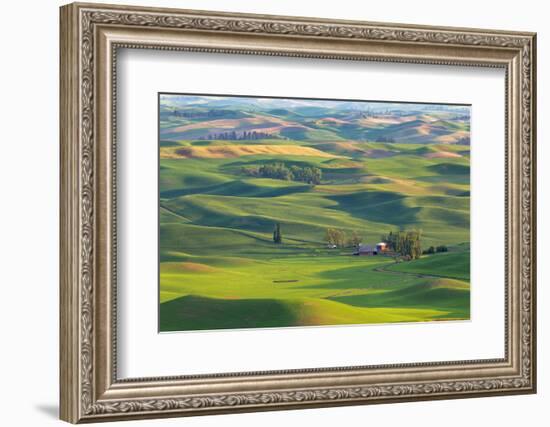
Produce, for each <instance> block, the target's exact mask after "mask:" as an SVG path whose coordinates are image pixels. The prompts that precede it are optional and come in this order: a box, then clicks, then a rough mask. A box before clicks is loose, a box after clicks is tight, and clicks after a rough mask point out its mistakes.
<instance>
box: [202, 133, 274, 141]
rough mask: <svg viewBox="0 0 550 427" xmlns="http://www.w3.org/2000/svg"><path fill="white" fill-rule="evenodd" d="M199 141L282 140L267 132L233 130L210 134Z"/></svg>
mask: <svg viewBox="0 0 550 427" xmlns="http://www.w3.org/2000/svg"><path fill="white" fill-rule="evenodd" d="M199 139H203V140H204V139H208V140H212V139H221V140H224V141H253V140H256V139H280V138H279V136H278V135H274V134H272V133H267V132H258V131H255V130H253V131H250V132H248V131H244V132H240V133H237V132H236V131H234V130H232V131H230V132H220V133H209V134H208V135H207V136H203V137H201V138H199Z"/></svg>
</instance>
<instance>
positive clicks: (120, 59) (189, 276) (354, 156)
mask: <svg viewBox="0 0 550 427" xmlns="http://www.w3.org/2000/svg"><path fill="white" fill-rule="evenodd" d="M535 53H536V46H535V34H532V33H519V32H507V31H493V30H479V29H459V28H437V27H423V26H411V25H402V24H382V23H369V22H354V21H331V20H323V19H314V18H296V17H281V16H263V15H243V14H230V13H218V12H204V11H202V12H201V11H189V10H174V9H158V8H142V7H130V6H111V5H94V4H78V3H77V4H71V5H67V6H63V7H62V8H61V165H62V172H61V284H60V286H61V313H60V315H61V352H60V353H61V356H60V358H61V360H60V363H61V369H60V371H61V378H60V381H61V418H62V419H64V420H66V421H69V422H73V423H78V422H92V421H108V420H119V419H120V420H122V419H129V418H153V417H168V416H185V415H201V414H215V413H227V412H243V411H258V410H272V409H273V410H275V409H284V408H306V407H319V406H331V405H351V404H369V403H384V402H399V401H407V400H429V399H442V398H458V397H477V396H487V395H497V394H520V393H533V392H535V390H536V351H535V350H536V334H535V332H536V331H535V325H536V322H535V307H536V300H535V291H536V288H535V277H536V274H535V268H536V258H535V234H536V233H535V231H536V222H535V211H536V209H535V202H536V183H535V131H536V129H535V93H536V90H535V82H536V76H535V71H536V62H535Z"/></svg>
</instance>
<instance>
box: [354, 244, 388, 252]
mask: <svg viewBox="0 0 550 427" xmlns="http://www.w3.org/2000/svg"><path fill="white" fill-rule="evenodd" d="M388 251H389V247H388V244H387V243H385V242H380V243H377V244H376V245H368V244H363V243H360V244H359V246H358V247H357V251H355V252H354V253H353V255H380V254H384V253H386V252H388Z"/></svg>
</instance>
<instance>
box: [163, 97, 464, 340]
mask: <svg viewBox="0 0 550 427" xmlns="http://www.w3.org/2000/svg"><path fill="white" fill-rule="evenodd" d="M159 120H160V141H159V146H160V148H159V150H160V153H159V157H160V166H159V167H160V173H159V176H160V183H159V203H160V210H159V222H160V224H159V232H160V289H159V292H160V316H159V318H160V326H159V329H160V331H161V332H168V331H189V330H211V329H240V328H266V327H287V326H321V325H348V324H369V323H377V324H381V323H393V322H425V321H445V320H465V319H469V318H470V246H469V241H470V219H469V217H470V166H469V165H470V107H468V106H461V105H439V104H408V103H387V102H364V101H361V102H359V101H325V100H314V99H308V100H306V99H290V98H288V99H284V98H253V97H239V96H205V95H201V96H198V95H182V94H160V95H159ZM390 232H391V233H392V235H393V236H407V233H409V234H408V236H409V237H410V236H413V238H414V239H413V240H414V245H413V249H403V248H404V247H406V248H408V247H409V246H406V243H400V244H395V245H393V246H392V244H391V242H390V239H389V238H388V235H389V233H390ZM409 237H407V239H409ZM409 240H410V239H409ZM409 240H406V242H409ZM403 241H405V240H403ZM411 241H412V240H411ZM379 243H384V244H386V243H388V244H389V246H388V249H387V250H384V251H382V250H378V251H377V253H376V254H375V253H374V252H375V251H376V248H377V246H376V245H378V244H379ZM404 245H405V246H404ZM407 251H408V252H407ZM411 251H412V252H411ZM354 254H355V255H354Z"/></svg>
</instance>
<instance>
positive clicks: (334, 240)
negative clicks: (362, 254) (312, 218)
mask: <svg viewBox="0 0 550 427" xmlns="http://www.w3.org/2000/svg"><path fill="white" fill-rule="evenodd" d="M325 240H326V241H327V243H328V244H329V245H330V246H336V247H337V248H345V247H353V248H357V247H358V246H359V244H360V243H361V242H362V241H363V238H362V237H361V235H360V234H359V233H358V232H357V231H355V230H353V231H352V232H351V234H350V235H349V236H348V234H347V233H346V231H345V230H342V229H339V228H327V230H326V234H325Z"/></svg>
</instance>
